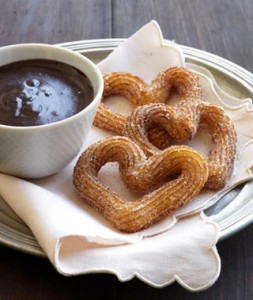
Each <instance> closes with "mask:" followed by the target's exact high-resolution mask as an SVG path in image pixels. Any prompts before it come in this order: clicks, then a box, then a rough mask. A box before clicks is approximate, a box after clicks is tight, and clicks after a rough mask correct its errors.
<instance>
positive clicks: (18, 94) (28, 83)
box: [0, 59, 93, 126]
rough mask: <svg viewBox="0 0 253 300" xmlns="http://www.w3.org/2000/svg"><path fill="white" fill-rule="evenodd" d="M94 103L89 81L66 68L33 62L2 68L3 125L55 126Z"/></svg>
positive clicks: (0, 108) (0, 103)
mask: <svg viewBox="0 0 253 300" xmlns="http://www.w3.org/2000/svg"><path fill="white" fill-rule="evenodd" d="M92 99H93V88H92V86H91V83H90V81H89V79H88V78H87V77H86V75H84V74H83V73H82V72H80V71H79V70H77V69H75V68H73V67H71V66H69V65H67V64H64V63H61V62H57V61H52V60H44V59H34V60H26V61H20V62H15V63H11V64H8V65H5V66H2V67H0V124H3V125H12V126H33V125H42V124H48V123H53V122H56V121H59V120H62V119H65V118H68V117H70V116H72V115H74V114H76V113H78V112H79V111H81V110H82V109H83V108H85V107H86V106H87V105H88V104H89V103H90V102H91V101H92Z"/></svg>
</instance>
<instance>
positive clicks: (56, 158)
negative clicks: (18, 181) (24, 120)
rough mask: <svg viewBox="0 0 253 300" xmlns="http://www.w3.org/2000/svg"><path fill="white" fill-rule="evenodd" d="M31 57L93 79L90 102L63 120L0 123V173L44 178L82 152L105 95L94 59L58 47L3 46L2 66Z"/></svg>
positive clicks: (33, 45) (101, 78) (0, 64)
mask: <svg viewBox="0 0 253 300" xmlns="http://www.w3.org/2000/svg"><path fill="white" fill-rule="evenodd" d="M30 59H48V60H55V61H60V62H63V63H65V64H68V65H70V66H73V67H75V68H77V69H78V70H80V71H81V72H83V73H84V74H85V75H86V76H87V77H88V78H89V79H90V81H91V83H92V86H93V89H94V99H93V100H92V101H91V103H90V104H89V105H88V106H87V107H85V108H84V109H83V110H82V111H80V112H79V113H77V114H75V115H73V116H71V117H69V118H66V119H64V120H61V121H57V122H55V123H50V124H45V125H38V126H29V127H23V126H7V125H1V124H0V172H2V173H6V174H11V175H15V176H18V177H23V178H41V177H45V176H49V175H52V174H55V173H57V172H59V171H60V170H61V169H63V168H64V167H65V166H66V165H68V164H69V163H70V162H71V161H72V160H73V159H74V157H75V156H76V155H77V154H78V153H79V152H80V150H81V148H82V145H83V143H84V140H85V138H86V136H87V134H88V132H89V130H90V128H91V126H92V123H93V120H94V117H95V113H96V110H97V107H98V105H99V103H100V100H101V97H102V92H103V77H102V74H101V72H100V71H99V69H98V68H97V66H96V65H95V64H94V63H93V62H92V61H90V60H89V59H87V58H86V57H84V56H82V55H81V54H78V53H76V52H73V51H71V50H67V49H64V48H60V47H57V46H52V45H46V44H18V45H10V46H6V47H2V48H0V66H2V65H6V64H9V63H12V62H16V61H22V60H30ZM0 88H1V87H0ZM0 123H1V122H0Z"/></svg>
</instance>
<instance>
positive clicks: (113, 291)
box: [0, 0, 253, 300]
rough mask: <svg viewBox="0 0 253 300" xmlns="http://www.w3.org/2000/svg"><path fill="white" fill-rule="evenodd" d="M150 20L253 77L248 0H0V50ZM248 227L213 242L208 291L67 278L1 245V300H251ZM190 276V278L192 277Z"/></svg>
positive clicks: (252, 241)
mask: <svg viewBox="0 0 253 300" xmlns="http://www.w3.org/2000/svg"><path fill="white" fill-rule="evenodd" d="M151 19H155V20H157V21H158V22H159V24H160V26H161V28H162V31H163V34H164V37H165V38H167V39H174V40H176V41H177V42H178V43H180V44H184V45H188V46H191V47H196V48H200V49H203V50H206V51H209V52H212V53H215V54H217V55H220V56H222V57H224V58H226V59H229V60H232V61H233V62H235V63H237V64H239V65H241V66H243V67H245V68H246V69H248V70H249V71H251V72H253V51H252V45H253V1H252V0H222V1H220V0H191V1H189V0H170V1H166V0H153V1H152V0H127V1H126V0H90V1H88V0H87V1H85V0H72V1H71V0H61V1H60V0H43V1H37V0H16V1H15V0H8V1H6V0H0V46H4V45H8V44H13V43H23V42H43V43H60V42H67V41H74V40H84V39H99V38H111V37H116V38H122V37H124V38H125V37H128V36H130V35H131V34H132V33H134V32H135V31H136V30H137V29H138V28H139V27H141V26H142V25H144V24H145V23H147V22H149V21H150V20H151ZM252 232H253V225H251V226H249V227H247V228H246V229H244V230H243V231H241V232H239V233H237V234H236V235H234V236H232V237H230V238H228V239H226V240H224V241H222V242H220V243H219V244H218V251H219V254H220V257H221V261H222V270H221V275H220V277H219V279H218V281H217V282H216V283H215V284H214V285H213V286H212V287H211V288H209V289H208V290H206V291H203V292H199V293H190V292H188V291H186V290H184V289H183V288H182V287H180V286H179V285H177V284H173V285H171V286H168V287H166V288H163V289H154V288H151V287H149V286H147V285H145V284H144V283H142V282H140V281H139V280H137V279H133V280H131V281H130V282H127V283H120V282H118V280H117V279H116V277H114V276H113V275H103V274H96V275H86V276H78V277H71V278H66V277H63V276H61V275H59V274H58V273H57V272H56V271H55V270H54V268H53V267H52V265H51V264H50V263H49V261H48V260H47V259H42V258H38V257H34V256H31V255H28V254H24V253H21V252H19V251H16V250H12V249H10V248H8V247H6V246H4V245H0V299H4V300H5V299H7V300H8V299H132V300H133V299H140V298H142V299H169V298H170V299H212V300H213V299H218V300H219V299H232V300H233V299H238V300H241V299H243V300H250V299H253V254H252V249H253V236H252ZM193 276H194V274H193Z"/></svg>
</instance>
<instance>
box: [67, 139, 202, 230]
mask: <svg viewBox="0 0 253 300" xmlns="http://www.w3.org/2000/svg"><path fill="white" fill-rule="evenodd" d="M107 162H118V163H119V170H120V174H121V176H122V180H123V181H124V182H125V184H126V185H127V187H128V188H130V189H131V190H134V191H141V192H145V191H146V192H147V191H150V189H151V188H153V189H154V190H153V191H151V192H148V193H147V194H145V195H144V196H143V197H141V198H139V199H138V200H136V201H127V199H122V198H121V197H120V196H119V195H118V194H117V193H115V192H113V191H111V190H110V189H109V187H107V186H105V185H104V184H103V183H101V182H100V181H99V179H98V173H99V170H100V169H101V167H102V166H103V165H105V164H106V163H107ZM207 178H208V166H207V163H206V161H205V159H204V158H203V157H202V156H201V155H200V154H199V153H198V152H197V151H195V150H194V149H192V148H190V147H187V146H173V147H170V148H168V149H166V150H164V151H159V152H156V153H155V154H154V155H152V156H151V157H149V158H147V157H146V155H145V153H144V152H143V151H142V150H141V148H140V147H139V146H138V145H137V144H135V143H134V142H133V141H131V140H130V139H129V138H127V137H119V136H114V137H109V138H107V139H105V140H103V141H100V142H97V143H96V144H94V145H92V146H90V147H89V148H87V150H86V151H85V152H84V153H83V154H82V155H81V156H80V158H79V160H78V162H77V164H76V166H75V168H74V173H73V182H74V185H75V187H76V189H77V191H78V193H79V195H80V197H81V198H82V199H83V200H84V201H85V202H86V203H88V204H90V205H91V206H92V207H94V208H95V209H96V210H98V211H99V212H100V213H102V214H103V215H104V217H105V218H106V219H108V220H109V221H110V222H112V224H113V225H114V226H115V228H116V229H118V230H120V231H123V232H129V233H130V232H136V231H139V230H141V229H144V228H146V227H148V226H150V225H152V224H154V223H155V222H157V221H159V220H160V219H161V218H163V217H164V216H166V215H167V214H169V213H170V212H173V211H175V210H177V209H179V208H180V207H182V206H183V205H185V204H187V203H188V202H189V201H190V200H191V199H193V198H194V197H195V196H196V195H198V194H199V192H200V191H201V190H202V188H203V186H204V185H205V182H206V180H207ZM163 181H164V182H165V183H164V184H163V185H162V186H159V187H158V188H156V185H157V184H160V183H161V182H163Z"/></svg>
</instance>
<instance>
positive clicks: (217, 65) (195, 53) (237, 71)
mask: <svg viewBox="0 0 253 300" xmlns="http://www.w3.org/2000/svg"><path fill="white" fill-rule="evenodd" d="M125 40H126V39H113V38H110V39H91V40H78V41H72V42H65V43H60V44H56V46H58V47H64V48H68V49H70V50H73V51H76V52H80V53H84V52H85V53H86V54H88V53H90V52H92V53H95V52H98V53H99V52H102V51H103V52H104V51H108V52H110V51H112V50H114V49H115V48H116V47H117V46H119V45H120V44H121V43H123V42H124V41H125ZM164 42H165V43H171V41H169V40H164ZM84 46H85V47H84ZM179 46H180V47H181V49H182V51H183V53H184V55H185V56H186V58H187V59H192V60H194V61H197V62H198V63H199V64H202V63H204V64H206V63H208V65H209V66H210V67H211V68H213V69H216V70H217V71H219V72H222V73H226V74H227V76H229V77H231V74H233V76H234V77H235V78H233V79H235V80H236V81H238V82H239V83H240V84H241V85H242V86H243V87H244V88H245V89H247V91H248V93H249V95H251V97H252V98H253V73H251V72H249V71H248V70H246V69H245V68H243V67H241V66H239V65H237V64H236V63H234V62H232V61H229V60H227V59H225V58H223V57H220V56H218V55H216V54H213V53H210V52H206V51H204V50H200V49H196V48H192V47H189V46H184V45H179ZM228 70H229V71H228ZM252 222H253V213H249V214H248V215H246V217H245V218H242V219H241V220H239V222H236V223H235V224H232V226H230V227H229V228H225V229H224V230H221V232H220V236H219V241H221V240H223V239H225V238H228V237H229V236H231V235H233V234H235V233H236V232H238V231H240V230H242V229H243V228H245V227H246V226H248V225H249V224H251V223H252ZM5 227H8V226H6V225H5V224H2V223H1V222H0V230H1V228H5ZM9 228H10V227H9ZM12 230H13V229H12V228H10V234H4V233H3V232H2V231H0V243H1V244H4V245H6V246H8V247H10V248H14V249H16V250H19V251H22V252H26V253H28V254H32V255H37V256H41V257H45V253H44V252H43V250H42V249H41V248H40V246H39V245H36V242H37V241H36V239H35V238H34V237H33V236H30V235H27V236H26V238H27V239H26V243H24V242H22V241H19V240H18V239H16V240H15V241H13V240H11V238H10V236H11V231H12ZM17 233H18V231H16V234H17ZM22 234H23V233H22Z"/></svg>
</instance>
